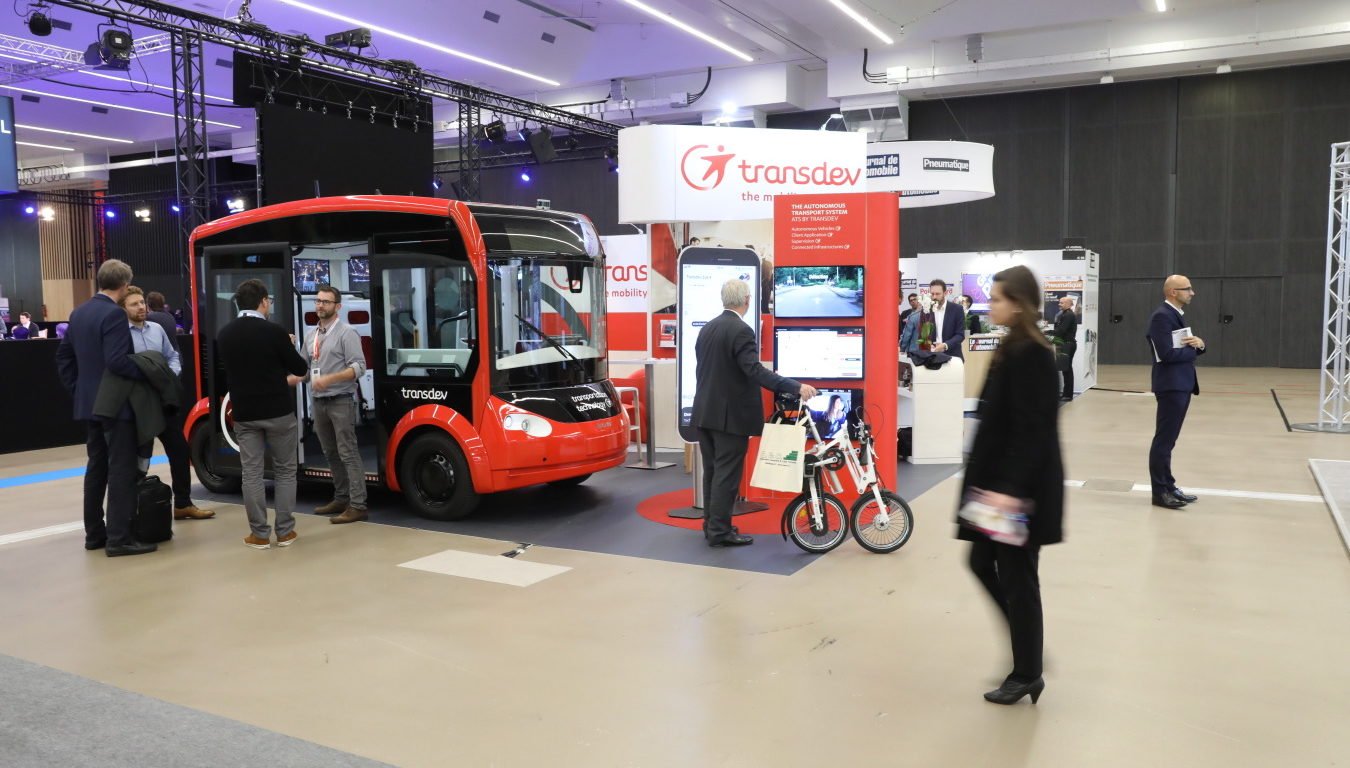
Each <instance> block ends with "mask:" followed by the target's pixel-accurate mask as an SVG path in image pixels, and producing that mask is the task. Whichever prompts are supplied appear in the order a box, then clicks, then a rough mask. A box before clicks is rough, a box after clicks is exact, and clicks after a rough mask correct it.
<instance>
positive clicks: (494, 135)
mask: <svg viewBox="0 0 1350 768" xmlns="http://www.w3.org/2000/svg"><path fill="white" fill-rule="evenodd" d="M481 130H482V132H483V133H482V135H483V138H485V139H487V140H488V141H490V142H492V143H493V144H505V143H506V124H505V123H503V122H502V121H501V118H498V119H496V120H493V121H492V122H490V123H486V124H484V125H483V127H482V128H481Z"/></svg>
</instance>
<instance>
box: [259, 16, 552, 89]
mask: <svg viewBox="0 0 1350 768" xmlns="http://www.w3.org/2000/svg"><path fill="white" fill-rule="evenodd" d="M278 1H279V2H281V3H285V4H286V5H289V6H291V7H292V8H299V9H300V10H302V11H309V12H310V13H314V14H318V15H319V16H323V17H326V18H329V19H332V20H334V21H340V22H342V23H343V24H351V25H352V26H355V27H365V28H367V29H369V30H370V31H372V32H378V33H380V34H381V35H387V36H389V37H392V38H395V39H397V40H402V41H404V42H408V43H412V44H414V45H420V46H422V47H423V48H430V49H431V50H433V51H439V52H441V53H446V54H449V55H451V56H455V57H458V58H461V59H464V60H466V61H472V62H474V63H475V64H482V65H483V66H486V67H492V68H493V69H499V70H501V71H503V72H510V73H511V74H513V75H518V76H520V77H525V78H529V79H530V80H535V81H537V82H540V83H544V84H545V85H551V86H553V87H555V88H556V87H558V86H560V85H562V83H560V82H558V81H557V80H550V79H549V78H547V77H541V76H539V75H536V74H534V73H532V72H526V71H525V70H523V69H516V68H515V67H509V66H507V65H505V64H501V63H499V62H495V61H492V60H491V59H485V58H483V57H482V56H475V55H473V54H472V53H465V52H464V51H457V50H455V49H454V48H447V47H446V46H444V45H441V44H439V43H433V42H431V41H430V40H423V39H422V38H420V37H413V36H412V35H407V34H404V33H402V32H397V31H395V30H392V29H389V28H388V27H381V26H379V25H377V24H372V23H370V22H369V21H365V20H363V19H357V18H354V17H352V16H344V15H343V14H340V13H334V12H332V11H330V10H328V9H326V8H320V7H318V6H317V5H310V4H309V3H303V2H300V0H278Z"/></svg>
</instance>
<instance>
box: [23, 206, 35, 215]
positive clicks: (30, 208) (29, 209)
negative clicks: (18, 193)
mask: <svg viewBox="0 0 1350 768" xmlns="http://www.w3.org/2000/svg"><path fill="white" fill-rule="evenodd" d="M23 212H24V213H26V214H28V215H29V216H32V215H33V214H34V213H37V209H36V208H34V207H33V206H31V205H26V206H24V208H23Z"/></svg>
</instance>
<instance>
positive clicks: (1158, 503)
mask: <svg viewBox="0 0 1350 768" xmlns="http://www.w3.org/2000/svg"><path fill="white" fill-rule="evenodd" d="M1153 506H1155V507H1162V508H1163V509H1181V508H1182V507H1184V506H1186V502H1184V501H1182V500H1181V499H1178V498H1177V497H1176V496H1173V495H1172V494H1170V493H1168V494H1163V495H1162V496H1154V497H1153Z"/></svg>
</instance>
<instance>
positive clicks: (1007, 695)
mask: <svg viewBox="0 0 1350 768" xmlns="http://www.w3.org/2000/svg"><path fill="white" fill-rule="evenodd" d="M1044 690H1045V678H1043V677H1038V678H1036V679H1035V680H1032V681H1031V682H1029V683H1015V682H1013V681H1011V680H1005V681H1004V682H1003V685H1001V686H999V688H998V690H996V691H990V692H988V693H986V694H985V695H984V700H985V701H992V702H993V703H995V704H1016V703H1017V702H1019V701H1021V700H1022V697H1023V696H1027V695H1030V696H1031V703H1032V704H1035V703H1036V702H1037V700H1039V699H1040V698H1041V691H1044Z"/></svg>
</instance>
